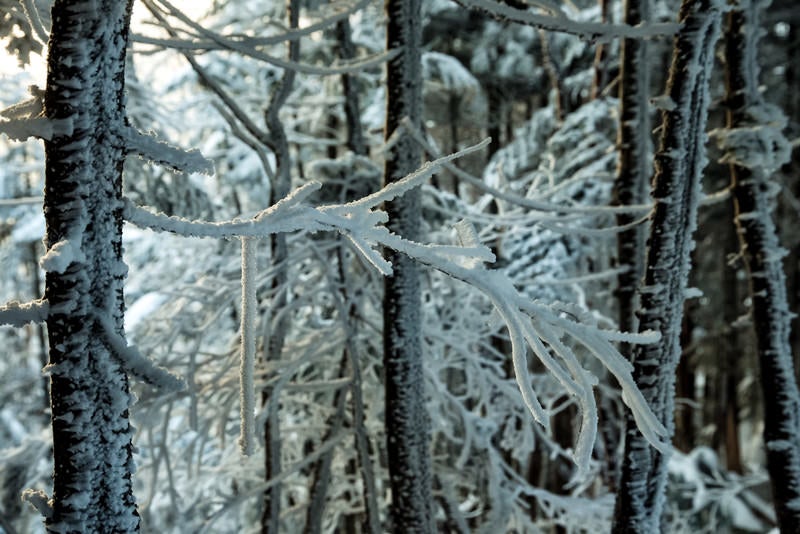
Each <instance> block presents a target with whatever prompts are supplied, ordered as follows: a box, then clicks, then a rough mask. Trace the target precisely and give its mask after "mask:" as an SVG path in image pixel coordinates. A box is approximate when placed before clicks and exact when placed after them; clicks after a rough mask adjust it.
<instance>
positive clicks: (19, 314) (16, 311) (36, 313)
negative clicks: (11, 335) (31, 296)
mask: <svg viewBox="0 0 800 534" xmlns="http://www.w3.org/2000/svg"><path fill="white" fill-rule="evenodd" d="M49 311H50V305H49V303H48V302H47V301H46V300H44V299H42V300H34V301H33V302H26V303H21V302H17V301H11V302H9V303H8V304H6V305H5V306H0V325H5V326H14V327H17V328H19V327H22V326H25V325H26V324H28V323H43V322H45V321H46V320H47V315H48V312H49Z"/></svg>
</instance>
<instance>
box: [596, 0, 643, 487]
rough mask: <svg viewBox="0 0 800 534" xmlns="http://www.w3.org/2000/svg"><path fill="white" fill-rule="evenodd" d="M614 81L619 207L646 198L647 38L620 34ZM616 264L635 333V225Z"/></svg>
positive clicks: (634, 2)
mask: <svg viewBox="0 0 800 534" xmlns="http://www.w3.org/2000/svg"><path fill="white" fill-rule="evenodd" d="M649 14H650V0H626V1H625V3H624V4H623V16H624V21H623V22H625V23H626V24H630V25H632V26H635V25H636V24H639V23H641V22H642V21H643V20H648V19H649ZM620 55H621V57H620V83H619V103H620V120H619V129H618V131H617V144H618V146H619V162H618V164H617V177H616V180H615V181H614V190H613V192H612V195H613V203H614V204H615V205H619V206H629V205H633V204H643V203H644V202H645V201H646V200H647V196H648V195H647V186H648V179H649V177H650V171H651V167H650V164H649V159H648V157H647V156H648V151H649V148H650V147H649V145H650V117H649V114H648V103H649V85H650V83H649V79H650V77H649V75H648V69H647V64H646V61H647V41H644V40H641V39H623V40H622V43H621V47H620ZM634 219H635V216H634V215H631V214H627V213H621V214H619V215H617V224H618V225H620V226H623V225H627V224H629V223H631V222H633V220H634ZM617 266H618V267H619V268H620V269H621V270H620V274H619V275H618V277H617V293H616V296H617V304H618V306H619V316H618V321H619V329H620V330H622V331H623V332H635V331H636V327H637V320H636V315H635V310H636V304H637V298H636V290H637V287H638V285H639V280H640V279H641V278H642V273H643V270H644V230H643V228H642V227H641V226H636V227H634V228H631V229H629V230H626V231H624V232H620V233H619V234H618V235H617ZM620 352H621V353H622V354H623V355H625V356H627V357H628V358H631V355H630V352H631V346H630V345H628V344H626V343H623V344H621V345H620ZM609 408H610V404H609V403H608V402H604V403H602V404H601V410H603V412H604V417H603V427H602V428H601V432H602V434H603V437H604V440H605V445H606V448H607V449H608V450H609V452H610V454H609V459H610V462H609V465H608V466H607V470H606V483H607V484H608V486H609V487H610V488H614V489H616V486H617V480H618V478H619V468H618V467H617V465H616V461H615V460H612V458H614V455H613V451H616V450H617V447H618V443H619V439H620V437H618V436H617V434H618V432H616V431H615V430H614V429H613V428H611V425H613V424H614V423H615V421H614V418H613V417H612V416H610V414H607V413H605V412H607V411H608V410H609ZM624 417H625V419H626V424H627V425H635V422H634V420H633V415H632V413H631V412H630V411H628V410H625V416H624Z"/></svg>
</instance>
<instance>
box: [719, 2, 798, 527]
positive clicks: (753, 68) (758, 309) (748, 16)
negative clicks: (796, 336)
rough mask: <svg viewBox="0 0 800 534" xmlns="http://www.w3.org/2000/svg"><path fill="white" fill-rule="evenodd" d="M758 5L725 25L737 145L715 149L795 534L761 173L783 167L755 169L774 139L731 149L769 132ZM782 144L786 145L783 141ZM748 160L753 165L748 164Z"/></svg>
mask: <svg viewBox="0 0 800 534" xmlns="http://www.w3.org/2000/svg"><path fill="white" fill-rule="evenodd" d="M765 5H767V3H766V2H758V1H757V2H752V3H745V4H744V5H743V6H742V8H741V9H737V10H734V11H732V12H731V13H730V15H729V18H728V32H727V41H726V46H725V58H726V67H727V68H726V82H727V91H728V94H727V100H728V105H729V113H728V127H729V128H731V129H732V130H733V131H734V132H736V133H737V137H735V138H734V139H733V140H732V142H731V139H728V142H726V141H723V145H725V144H727V145H728V146H725V148H727V149H728V152H727V154H726V159H727V160H728V161H730V163H731V179H732V184H733V194H734V202H735V206H736V214H735V221H736V226H737V228H738V231H739V238H740V242H741V246H742V256H743V258H744V263H745V266H746V268H747V272H748V275H749V285H750V298H751V302H752V314H753V325H754V327H755V332H756V344H757V348H758V360H759V367H760V370H761V373H760V380H761V388H762V390H763V392H764V445H765V449H766V455H767V470H768V471H769V475H770V482H771V485H772V493H773V501H774V504H775V511H776V513H777V518H778V527H779V528H780V530H781V532H800V506H798V503H800V392H798V387H797V381H796V378H795V373H794V363H793V359H792V351H791V347H790V345H789V332H790V322H791V317H792V314H791V312H790V311H789V308H788V305H787V296H786V276H785V274H784V272H783V264H782V261H781V260H782V257H783V254H782V253H783V249H781V247H780V245H779V243H778V238H777V234H776V231H775V225H774V223H773V221H772V211H773V207H774V199H773V196H774V194H775V193H776V191H777V189H778V188H776V187H772V185H773V184H771V183H770V179H769V173H770V172H771V171H775V170H777V167H778V166H779V165H780V164H782V163H783V161H778V160H776V161H773V162H772V163H773V165H772V167H773V168H771V169H767V168H765V167H766V166H769V163H767V164H766V165H765V164H764V162H763V161H761V158H763V157H764V156H765V155H766V156H767V157H768V153H769V151H770V150H776V149H777V148H778V147H777V145H778V144H779V143H780V142H781V139H780V132H775V134H774V135H775V136H774V137H772V138H767V139H768V144H767V146H762V145H761V144H759V150H758V153H757V154H753V153H752V152H753V149H752V148H751V147H748V146H741V145H738V144H734V143H736V141H737V139H739V137H738V135H741V136H745V137H746V136H753V139H752V140H750V141H751V142H752V141H753V140H757V141H758V142H759V143H761V142H762V137H761V136H763V135H764V134H763V133H762V132H759V128H770V127H771V128H775V126H774V125H766V124H763V121H764V117H763V115H765V114H769V113H770V111H771V109H770V108H769V106H768V105H767V104H766V103H765V102H764V100H763V98H762V97H761V94H760V93H759V90H758V64H757V50H758V39H759V32H760V31H761V28H760V20H759V19H760V14H761V10H762V9H763V7H764V6H765ZM776 111H777V110H776ZM755 136H758V137H755ZM782 142H783V143H786V141H785V139H784V140H782ZM785 150H786V151H788V150H790V148H788V147H785ZM753 157H754V158H758V161H752V160H751V159H750V158H753Z"/></svg>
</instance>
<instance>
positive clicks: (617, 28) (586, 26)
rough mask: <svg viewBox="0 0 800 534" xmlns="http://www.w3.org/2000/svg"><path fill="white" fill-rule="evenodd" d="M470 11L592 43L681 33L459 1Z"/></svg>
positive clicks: (662, 26) (666, 26) (668, 27)
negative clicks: (575, 36) (477, 11)
mask: <svg viewBox="0 0 800 534" xmlns="http://www.w3.org/2000/svg"><path fill="white" fill-rule="evenodd" d="M456 2H457V3H459V4H461V5H462V6H464V7H467V8H471V9H480V10H482V11H485V12H487V13H489V14H490V15H493V16H495V17H498V18H501V19H503V20H506V21H508V22H516V23H519V24H524V25H526V26H534V27H536V28H541V29H543V30H549V31H556V32H562V33H569V34H572V35H577V36H578V37H582V38H585V39H588V40H590V41H610V40H612V39H622V38H627V39H648V38H654V37H669V36H673V35H675V34H676V33H678V30H679V29H680V24H675V23H655V24H647V25H638V26H629V25H627V24H607V23H603V22H580V21H576V20H572V19H569V18H567V17H561V16H557V17H553V16H548V15H539V14H536V13H531V12H530V11H526V10H522V9H517V8H514V7H511V6H509V5H505V4H501V3H499V2H494V1H493V0H456Z"/></svg>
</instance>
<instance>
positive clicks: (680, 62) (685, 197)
mask: <svg viewBox="0 0 800 534" xmlns="http://www.w3.org/2000/svg"><path fill="white" fill-rule="evenodd" d="M679 18H680V21H681V22H682V24H683V25H682V27H681V30H680V32H679V34H678V37H677V38H676V41H675V47H674V51H673V58H672V66H671V68H670V74H669V80H668V81H667V94H666V95H665V100H666V102H665V103H664V106H665V107H666V110H665V111H664V113H663V117H662V128H663V129H662V134H661V139H660V144H659V149H658V152H657V154H656V157H655V174H654V178H653V197H654V200H655V208H654V212H653V218H652V223H651V227H650V234H649V238H648V249H647V257H646V260H645V272H644V280H643V282H642V286H641V289H640V292H641V308H640V311H639V319H640V321H639V331H640V332H646V331H648V330H653V331H657V332H660V333H661V339H660V341H659V342H658V343H654V344H651V345H640V346H638V347H637V350H636V351H635V353H634V362H633V363H634V378H635V379H636V383H637V385H638V386H639V388H640V390H641V391H642V394H643V395H644V397H645V399H647V401H648V402H649V403H650V407H651V409H652V410H653V412H654V413H655V414H656V415H657V416H658V418H659V419H660V420H661V423H662V424H663V425H664V426H665V427H666V429H667V431H668V433H669V434H670V435H672V433H673V432H674V421H673V406H674V397H675V371H676V368H677V365H678V361H679V359H680V354H681V347H680V331H681V320H682V318H683V301H684V298H685V291H686V284H687V278H688V274H689V268H690V257H691V251H692V249H693V247H694V241H693V239H692V234H693V232H694V229H695V226H696V224H697V203H698V200H699V196H700V178H701V175H702V171H703V168H704V167H705V164H706V158H705V148H704V147H705V139H706V133H705V127H706V119H707V115H708V101H709V95H708V80H709V77H710V72H711V67H712V65H713V59H714V45H715V43H716V41H717V38H718V35H719V25H720V22H719V21H720V6H719V5H718V4H717V3H716V2H715V1H713V0H684V2H683V3H682V5H681V9H680V13H679ZM625 439H626V442H625V455H624V458H623V465H622V472H621V479H620V485H619V491H618V494H617V505H616V512H615V517H614V526H613V531H614V532H642V533H650V532H658V531H659V524H660V516H661V511H662V507H663V501H664V488H665V484H666V475H667V472H666V462H667V458H666V457H665V455H663V454H661V453H659V452H658V451H657V450H656V449H654V448H652V446H651V445H650V444H649V443H648V442H647V441H646V440H645V439H644V437H643V436H642V435H641V434H640V433H639V432H638V431H637V430H636V427H635V426H632V425H630V424H627V425H626V432H625Z"/></svg>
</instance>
